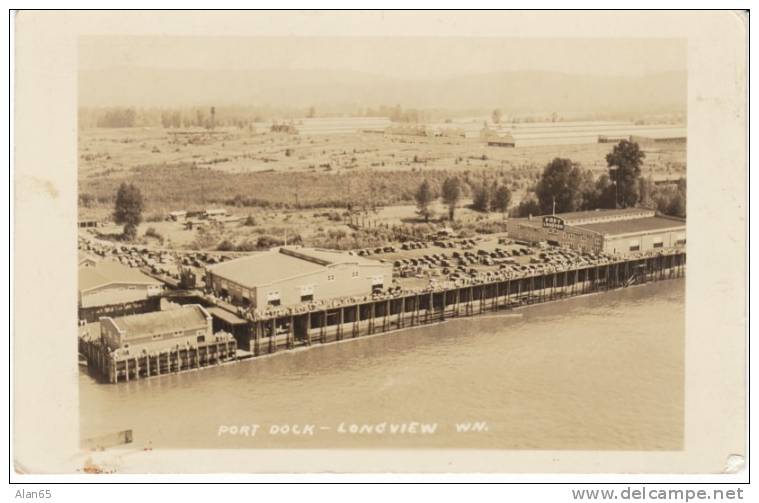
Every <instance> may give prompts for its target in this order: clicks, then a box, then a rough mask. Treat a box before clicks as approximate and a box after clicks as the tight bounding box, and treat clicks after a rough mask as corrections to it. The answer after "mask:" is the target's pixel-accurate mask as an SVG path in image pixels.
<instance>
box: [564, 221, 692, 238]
mask: <svg viewBox="0 0 759 503" xmlns="http://www.w3.org/2000/svg"><path fill="white" fill-rule="evenodd" d="M577 227H578V228H580V229H587V230H590V231H593V232H598V233H599V234H610V235H616V234H629V233H633V232H647V231H660V230H665V229H682V230H685V220H680V219H679V218H670V217H648V218H633V219H630V220H617V221H614V222H599V223H595V224H584V225H578V226H577Z"/></svg>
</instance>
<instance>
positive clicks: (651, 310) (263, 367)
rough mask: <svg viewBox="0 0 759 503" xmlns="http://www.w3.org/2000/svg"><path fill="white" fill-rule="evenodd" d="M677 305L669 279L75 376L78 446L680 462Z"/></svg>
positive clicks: (681, 290) (675, 285)
mask: <svg viewBox="0 0 759 503" xmlns="http://www.w3.org/2000/svg"><path fill="white" fill-rule="evenodd" d="M684 299H685V280H669V281H663V282H660V283H654V284H648V285H643V286H637V287H631V288H627V289H624V290H617V291H613V292H608V293H602V294H596V295H589V296H584V297H578V298H572V299H566V300H563V301H559V302H555V303H551V304H544V305H538V306H530V307H527V308H522V309H519V310H516V311H514V312H513V313H511V314H503V315H501V314H493V315H487V316H483V317H479V318H461V319H454V320H450V321H447V322H445V323H443V324H437V325H432V326H425V327H418V328H413V329H408V330H403V331H398V332H393V333H389V334H380V335H376V336H372V337H366V338H361V339H358V340H353V341H348V342H343V343H338V344H331V345H325V346H316V347H314V348H312V349H310V350H304V351H295V352H288V353H284V352H283V353H279V354H277V355H275V356H272V357H265V358H261V359H256V360H245V361H242V362H239V363H233V364H230V365H225V366H221V367H216V368H212V369H206V370H202V371H196V372H190V373H185V374H179V375H169V376H162V377H156V378H151V379H144V380H140V381H132V382H129V383H121V384H116V385H111V384H99V383H96V382H95V381H94V380H93V379H92V378H91V377H90V376H88V375H87V374H86V373H85V372H82V373H81V375H80V414H81V416H80V418H81V424H80V426H81V435H82V437H83V438H89V437H93V436H98V435H102V434H107V433H111V432H116V431H120V430H126V429H131V430H133V436H134V443H135V446H137V447H139V448H142V447H148V446H151V447H171V448H181V447H192V448H235V447H239V448H256V447H266V448H272V447H303V448H311V447H314V448H316V447H319V448H323V447H337V448H349V447H362V448H365V447H388V448H401V447H442V448H499V449H582V450H585V449H615V450H656V449H663V450H677V449H681V448H682V444H683V400H684V341H685V329H684V325H685V323H684V322H685V319H684V316H685V314H684V313H685V311H684V304H685V302H684ZM467 428H468V431H465V430H467ZM296 433H297V434H296Z"/></svg>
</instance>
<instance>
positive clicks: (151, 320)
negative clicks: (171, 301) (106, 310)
mask: <svg viewBox="0 0 759 503" xmlns="http://www.w3.org/2000/svg"><path fill="white" fill-rule="evenodd" d="M206 316H207V312H206V311H205V309H203V308H202V307H201V306H199V305H197V304H193V305H189V306H183V307H181V308H179V309H169V310H167V311H156V312H153V313H144V314H134V315H131V316H123V317H121V318H113V323H114V324H115V325H116V326H117V327H118V328H119V329H120V330H124V331H125V332H126V337H127V339H129V338H131V337H143V336H146V335H157V334H164V333H166V332H168V331H176V330H186V329H192V328H194V327H197V326H199V325H204V324H205V323H206Z"/></svg>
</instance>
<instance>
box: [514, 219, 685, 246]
mask: <svg viewBox="0 0 759 503" xmlns="http://www.w3.org/2000/svg"><path fill="white" fill-rule="evenodd" d="M507 230H508V233H509V237H511V238H512V239H517V240H522V241H530V242H541V241H544V242H547V243H548V244H551V245H556V246H566V247H568V248H573V249H576V250H580V251H585V252H594V253H598V252H602V251H603V252H607V253H629V252H636V251H647V250H655V249H657V248H676V247H684V246H685V242H686V239H685V220H683V219H680V218H675V217H669V216H663V215H659V214H657V213H656V212H655V211H654V210H647V209H641V208H627V209H614V210H595V211H579V212H574V213H561V214H557V215H544V216H540V217H531V218H519V219H511V220H509V222H508V224H507Z"/></svg>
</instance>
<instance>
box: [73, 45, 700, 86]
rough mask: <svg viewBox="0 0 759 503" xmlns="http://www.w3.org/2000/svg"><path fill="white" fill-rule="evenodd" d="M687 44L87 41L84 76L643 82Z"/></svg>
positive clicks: (671, 63) (673, 67) (679, 57)
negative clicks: (309, 72)
mask: <svg viewBox="0 0 759 503" xmlns="http://www.w3.org/2000/svg"><path fill="white" fill-rule="evenodd" d="M686 50H687V47H686V41H685V40H684V39H608V38H605V39H590V38H588V39H528V38H518V39H516V38H472V37H467V38H400V37H395V38H353V37H351V38H317V37H308V38H306V37H301V38H299V37H287V38H262V37H251V38H237V37H235V38H232V37H228V38H220V37H213V38H211V37H208V38H203V37H85V38H82V39H81V40H80V54H79V56H80V59H79V64H80V69H83V70H98V69H103V70H106V69H108V68H113V67H116V66H119V67H124V66H127V67H129V66H134V67H148V68H166V69H168V68H177V69H179V68H182V69H225V70H226V69H245V70H258V69H267V70H270V69H278V68H287V69H312V68H317V69H321V70H330V69H335V70H353V71H358V72H364V73H372V74H379V75H384V76H387V77H393V78H404V79H415V80H417V79H427V78H435V77H453V76H458V75H471V74H480V73H491V72H509V71H551V72H561V73H568V74H585V75H588V74H590V75H607V76H643V75H650V74H654V73H661V72H669V71H685V70H686V64H687V62H686Z"/></svg>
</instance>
